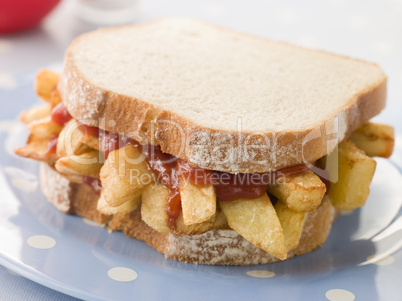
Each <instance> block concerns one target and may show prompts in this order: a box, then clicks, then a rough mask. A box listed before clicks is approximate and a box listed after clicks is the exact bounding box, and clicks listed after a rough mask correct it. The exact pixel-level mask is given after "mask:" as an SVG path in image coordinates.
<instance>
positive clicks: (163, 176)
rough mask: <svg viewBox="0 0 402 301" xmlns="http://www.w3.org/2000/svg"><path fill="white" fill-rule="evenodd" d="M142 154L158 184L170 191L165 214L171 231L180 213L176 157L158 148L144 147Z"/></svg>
mask: <svg viewBox="0 0 402 301" xmlns="http://www.w3.org/2000/svg"><path fill="white" fill-rule="evenodd" d="M142 153H143V154H144V155H145V157H146V158H147V162H148V166H149V167H150V168H151V170H152V171H153V173H154V174H155V176H156V177H157V180H158V182H160V183H162V184H163V185H165V186H166V187H168V188H169V190H170V195H169V200H168V203H167V207H166V212H167V215H168V216H169V222H168V225H169V227H170V228H171V229H173V228H174V226H175V224H176V220H177V218H178V217H179V215H180V212H181V198H180V190H179V188H180V182H179V177H178V169H177V164H178V160H177V158H176V157H174V156H172V155H169V154H166V153H164V152H162V151H161V149H160V147H159V146H153V145H145V146H143V147H142Z"/></svg>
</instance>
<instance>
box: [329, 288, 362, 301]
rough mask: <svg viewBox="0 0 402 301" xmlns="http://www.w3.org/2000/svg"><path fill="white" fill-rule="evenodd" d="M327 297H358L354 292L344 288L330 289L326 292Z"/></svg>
mask: <svg viewBox="0 0 402 301" xmlns="http://www.w3.org/2000/svg"><path fill="white" fill-rule="evenodd" d="M325 297H327V299H328V300H330V301H353V300H355V298H356V297H355V295H354V294H353V293H352V292H349V291H347V290H344V289H332V290H329V291H327V292H326V293H325Z"/></svg>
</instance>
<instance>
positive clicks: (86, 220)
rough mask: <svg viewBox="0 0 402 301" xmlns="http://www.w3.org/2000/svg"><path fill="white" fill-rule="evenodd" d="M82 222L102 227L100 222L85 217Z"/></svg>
mask: <svg viewBox="0 0 402 301" xmlns="http://www.w3.org/2000/svg"><path fill="white" fill-rule="evenodd" d="M83 221H84V223H86V224H87V225H90V226H93V227H102V225H101V224H98V223H97V222H95V221H93V220H90V219H87V218H83Z"/></svg>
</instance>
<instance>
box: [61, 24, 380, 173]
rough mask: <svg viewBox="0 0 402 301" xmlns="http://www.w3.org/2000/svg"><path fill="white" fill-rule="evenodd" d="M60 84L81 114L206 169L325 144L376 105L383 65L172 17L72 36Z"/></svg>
mask: <svg viewBox="0 0 402 301" xmlns="http://www.w3.org/2000/svg"><path fill="white" fill-rule="evenodd" d="M58 89H59V91H60V94H61V97H62V99H63V102H64V104H65V106H66V107H67V109H68V111H69V112H70V113H71V115H72V116H73V117H74V118H75V119H79V120H81V121H82V122H83V123H86V124H88V125H92V126H98V127H100V128H102V129H105V130H109V131H113V132H121V133H123V134H124V135H127V136H130V137H132V138H134V139H136V140H138V141H139V142H140V143H142V144H147V143H148V144H156V145H160V146H161V148H162V150H163V151H164V152H167V153H170V154H172V155H175V156H177V157H179V158H182V159H185V160H187V161H189V162H190V164H193V165H197V166H199V167H202V168H206V169H212V170H220V171H226V172H232V173H238V172H248V173H251V172H267V171H271V170H276V169H279V168H282V167H286V166H291V165H295V164H299V163H305V162H312V161H315V160H317V159H318V158H320V157H322V156H324V155H326V154H327V153H328V152H330V151H331V150H332V149H333V148H334V147H335V146H336V143H333V141H334V139H335V140H337V141H339V142H340V141H341V140H343V139H345V138H347V137H348V136H349V135H350V133H351V132H352V131H353V130H355V129H356V128H357V127H359V126H361V125H362V124H364V123H365V122H367V121H368V120H369V119H370V118H371V117H373V116H375V115H376V114H378V113H379V112H380V111H381V110H382V109H383V107H384V106H385V99H386V76H385V75H384V73H383V71H382V70H381V68H380V67H378V66H377V65H376V64H372V63H368V62H364V61H360V60H356V59H350V58H346V57H342V56H338V55H334V54H330V53H326V52H323V51H316V50H310V49H306V48H302V47H298V46H293V45H289V44H286V43H280V42H276V41H271V40H268V39H265V38H260V37H255V36H251V35H247V34H243V33H238V32H235V31H230V30H226V29H222V28H218V27H215V26H212V25H208V24H205V23H203V22H199V21H195V20H191V19H184V18H171V19H163V20H158V21H154V22H150V23H145V24H141V25H130V26H122V27H117V28H106V29H99V30H97V31H95V32H92V33H88V34H85V35H83V36H81V37H79V38H78V39H76V40H75V41H74V42H73V43H72V45H71V46H70V48H69V49H68V51H67V53H66V56H65V63H64V68H63V72H62V74H61V80H60V82H59V86H58ZM327 142H328V143H327Z"/></svg>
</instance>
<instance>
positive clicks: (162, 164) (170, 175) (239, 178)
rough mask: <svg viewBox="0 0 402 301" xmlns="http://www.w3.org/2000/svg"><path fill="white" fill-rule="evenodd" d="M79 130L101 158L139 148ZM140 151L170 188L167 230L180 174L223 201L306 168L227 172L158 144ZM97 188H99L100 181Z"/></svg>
mask: <svg viewBox="0 0 402 301" xmlns="http://www.w3.org/2000/svg"><path fill="white" fill-rule="evenodd" d="M79 129H80V130H81V131H83V132H84V133H86V134H89V135H94V136H97V137H98V138H99V140H100V144H101V150H102V151H103V152H104V154H105V158H107V156H108V155H109V153H110V152H112V151H114V150H116V149H119V148H121V147H124V146H125V145H127V144H133V145H135V146H136V147H140V145H139V144H138V143H137V142H136V141H135V140H133V139H131V138H128V137H125V136H122V135H119V134H117V133H113V132H108V131H104V130H102V129H99V128H97V127H91V126H88V125H84V124H81V125H80V127H79ZM141 150H142V153H143V154H144V155H145V157H146V159H147V163H148V166H149V168H150V169H151V170H152V171H153V173H154V174H155V176H156V177H157V180H158V182H159V183H161V184H163V185H165V186H166V187H167V188H169V190H170V196H169V200H168V204H167V208H166V211H167V214H168V216H169V222H168V224H169V227H170V228H171V229H173V228H174V227H175V224H176V220H177V218H178V217H179V215H180V212H181V209H182V208H181V198H180V179H181V177H186V178H187V179H188V180H189V181H190V182H191V183H192V184H195V185H197V186H200V187H206V186H208V185H211V184H212V185H214V189H215V193H216V196H217V198H218V199H219V200H221V201H223V202H230V201H234V200H237V199H256V198H259V197H261V196H262V195H263V194H264V193H266V191H267V188H268V186H269V185H272V184H273V183H275V181H276V180H277V179H278V178H279V177H283V176H296V175H300V174H303V173H306V172H307V171H308V170H309V168H308V167H307V166H306V165H305V164H299V165H294V166H290V167H285V168H282V169H279V170H277V171H274V172H267V173H252V174H247V173H239V174H230V173H224V172H219V171H211V170H207V169H203V168H199V167H193V166H190V164H189V163H188V162H187V161H185V160H182V159H178V158H177V157H175V156H172V155H170V154H167V153H164V152H162V150H161V149H160V147H159V146H153V145H145V146H141ZM91 179H93V178H91ZM87 181H89V180H87ZM96 181H99V180H97V179H94V180H92V182H91V183H95V182H96ZM92 185H93V184H91V186H92ZM97 187H99V189H101V187H100V184H99V185H98V186H97ZM94 189H95V188H94Z"/></svg>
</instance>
